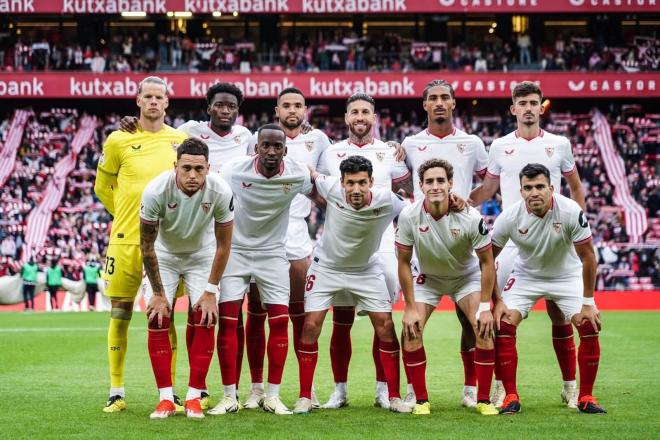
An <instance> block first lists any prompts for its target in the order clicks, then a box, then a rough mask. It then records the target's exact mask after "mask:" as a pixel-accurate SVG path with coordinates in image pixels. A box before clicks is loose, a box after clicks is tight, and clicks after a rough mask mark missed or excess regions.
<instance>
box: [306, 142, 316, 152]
mask: <svg viewBox="0 0 660 440" xmlns="http://www.w3.org/2000/svg"><path fill="white" fill-rule="evenodd" d="M305 147H307V151H312V150H313V149H314V141H305Z"/></svg>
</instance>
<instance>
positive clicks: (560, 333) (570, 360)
mask: <svg viewBox="0 0 660 440" xmlns="http://www.w3.org/2000/svg"><path fill="white" fill-rule="evenodd" d="M552 346H553V347H554V349H555V354H556V355H557V362H559V368H560V369H561V376H562V378H563V379H564V381H570V380H575V339H574V338H573V325H572V324H566V325H553V326H552Z"/></svg>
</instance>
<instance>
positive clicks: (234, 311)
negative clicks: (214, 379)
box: [218, 302, 241, 386]
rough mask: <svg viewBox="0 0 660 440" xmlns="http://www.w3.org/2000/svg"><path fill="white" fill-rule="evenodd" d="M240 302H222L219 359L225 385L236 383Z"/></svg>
mask: <svg viewBox="0 0 660 440" xmlns="http://www.w3.org/2000/svg"><path fill="white" fill-rule="evenodd" d="M240 307H241V305H240V303H238V302H224V303H220V330H219V331H218V359H219V360H220V373H221V374H222V384H223V385H227V386H228V385H235V384H236V355H237V353H238V341H237V338H236V328H237V327H238V314H239V312H240Z"/></svg>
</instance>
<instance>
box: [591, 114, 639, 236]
mask: <svg viewBox="0 0 660 440" xmlns="http://www.w3.org/2000/svg"><path fill="white" fill-rule="evenodd" d="M591 122H592V123H593V125H594V140H595V141H596V144H597V145H598V148H599V150H600V155H601V156H602V157H603V162H604V163H605V171H606V172H607V178H608V179H609V181H610V183H611V184H612V186H614V197H613V200H614V203H616V204H617V205H619V206H621V207H622V208H623V212H624V214H625V216H626V217H625V218H626V233H627V234H628V237H630V241H632V242H634V243H639V242H641V238H642V234H644V232H645V231H646V229H647V228H648V219H647V217H646V211H645V210H644V208H643V207H642V206H641V205H640V204H639V203H637V202H636V201H635V199H634V198H633V196H632V194H631V193H630V188H629V187H628V176H627V174H626V168H625V164H624V162H623V159H622V158H621V156H619V154H618V153H617V151H616V148H615V147H614V143H613V142H612V131H611V129H610V124H609V122H607V119H606V118H605V116H603V114H602V113H601V112H599V111H598V110H595V111H594V113H593V116H592V118H591Z"/></svg>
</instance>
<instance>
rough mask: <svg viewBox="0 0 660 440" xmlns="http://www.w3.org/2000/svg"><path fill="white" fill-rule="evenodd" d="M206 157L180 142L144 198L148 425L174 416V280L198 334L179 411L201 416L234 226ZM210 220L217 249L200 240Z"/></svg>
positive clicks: (227, 197)
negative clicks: (151, 387)
mask: <svg viewBox="0 0 660 440" xmlns="http://www.w3.org/2000/svg"><path fill="white" fill-rule="evenodd" d="M208 158H209V150H208V147H207V145H206V144H205V143H204V142H202V141H201V140H199V139H195V138H189V139H186V140H185V141H184V142H183V143H182V144H181V145H180V146H179V148H178V150H177V161H176V164H175V169H174V170H173V171H167V172H165V173H163V174H161V175H160V176H158V177H156V178H155V179H154V180H152V181H151V182H150V183H149V184H148V185H147V187H146V188H145V190H144V193H143V195H142V206H141V207H140V247H141V249H142V255H143V261H144V268H145V270H146V272H147V276H148V278H149V283H150V285H148V287H147V288H146V289H145V290H146V292H145V301H146V302H147V316H148V321H149V324H148V325H149V333H148V348H149V357H150V358H151V366H152V368H153V371H154V376H155V377H156V385H157V386H158V391H159V393H160V403H159V404H158V406H157V407H156V410H155V411H154V412H153V413H152V414H151V418H152V419H163V418H166V417H170V416H173V415H174V414H175V412H176V408H175V406H174V395H173V390H172V376H171V359H172V347H171V345H170V340H169V338H168V334H167V330H168V328H169V324H170V323H169V320H170V312H171V306H172V300H173V299H174V294H175V293H176V291H177V286H178V284H179V280H180V279H181V280H183V283H184V286H185V288H186V291H187V292H188V294H189V295H190V302H191V303H192V304H194V305H193V306H192V308H191V310H190V312H189V313H192V315H193V316H192V319H190V320H189V322H193V323H194V325H195V327H196V329H195V332H194V336H193V340H192V344H191V347H190V353H189V354H188V359H189V362H190V381H189V383H188V386H189V388H188V394H187V395H186V402H185V412H186V416H188V417H190V418H203V417H204V414H203V413H202V408H201V406H200V398H201V393H202V390H204V389H205V381H206V374H207V372H208V369H209V365H210V363H211V359H212V357H213V349H214V342H215V339H214V329H215V323H216V322H217V320H218V306H217V302H218V297H219V291H218V284H219V282H220V277H221V276H222V273H223V271H224V269H225V265H226V264H227V259H228V258H229V252H230V248H231V236H232V223H233V219H234V212H233V210H234V207H233V197H232V191H231V189H230V187H229V185H227V183H226V182H225V181H224V180H222V178H221V177H220V176H219V175H215V174H211V175H209V174H208V172H209V162H208ZM213 221H215V243H213V241H208V240H205V237H207V235H206V232H207V231H208V230H209V227H210V224H211V222H213ZM209 271H210V275H209Z"/></svg>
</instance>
